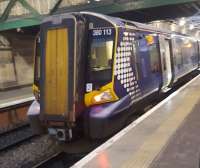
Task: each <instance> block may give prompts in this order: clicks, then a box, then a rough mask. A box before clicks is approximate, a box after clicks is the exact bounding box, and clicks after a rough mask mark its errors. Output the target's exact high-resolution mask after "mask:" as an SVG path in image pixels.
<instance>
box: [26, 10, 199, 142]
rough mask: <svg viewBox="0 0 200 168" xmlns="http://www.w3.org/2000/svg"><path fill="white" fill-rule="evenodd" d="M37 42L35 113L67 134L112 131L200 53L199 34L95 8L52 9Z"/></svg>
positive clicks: (55, 132) (94, 135)
mask: <svg viewBox="0 0 200 168" xmlns="http://www.w3.org/2000/svg"><path fill="white" fill-rule="evenodd" d="M38 43H39V45H40V51H38V50H36V51H37V52H36V54H35V55H36V56H35V82H34V85H33V90H34V94H35V97H36V99H37V100H36V101H35V102H34V103H33V104H32V105H31V107H30V109H29V112H28V115H29V118H30V121H31V123H32V125H34V124H35V125H37V126H39V125H40V126H41V127H43V128H45V129H46V130H48V133H49V134H50V135H52V136H55V137H56V138H57V139H58V140H60V141H65V140H68V141H70V140H73V139H75V138H76V137H77V134H80V133H81V134H82V135H84V136H85V137H88V138H90V139H101V138H105V137H109V136H111V135H112V134H114V133H115V132H117V131H118V130H119V129H121V128H122V127H123V126H124V124H125V121H126V120H127V118H128V117H129V116H130V115H131V114H132V112H133V111H134V110H126V109H128V108H129V107H132V109H134V107H136V106H137V105H138V104H142V103H143V101H144V99H149V98H150V97H152V95H155V94H158V93H162V92H167V91H168V90H169V89H170V88H172V87H173V85H174V84H175V83H177V82H178V81H180V79H181V78H182V77H183V76H185V75H186V74H189V73H190V72H192V71H194V70H195V69H197V68H198V66H199V60H200V59H199V46H200V43H199V42H198V40H196V39H195V38H193V37H189V36H186V35H182V34H178V33H174V32H173V33H172V32H170V31H164V30H159V29H156V28H153V27H151V26H148V25H145V24H140V23H137V22H133V21H128V20H124V19H120V18H115V17H110V16H105V15H102V14H97V13H91V12H79V13H67V14H62V15H55V16H50V17H47V18H46V19H45V20H44V21H43V23H42V24H41V27H40V35H39V38H38ZM36 48H37V47H36ZM39 53H40V54H39ZM33 116H34V117H33ZM36 118H37V119H36ZM36 121H37V122H36ZM36 123H37V124H36Z"/></svg>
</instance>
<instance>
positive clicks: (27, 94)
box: [0, 86, 34, 109]
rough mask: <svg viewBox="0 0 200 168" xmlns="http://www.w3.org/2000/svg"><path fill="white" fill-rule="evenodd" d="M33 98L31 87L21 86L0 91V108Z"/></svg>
mask: <svg viewBox="0 0 200 168" xmlns="http://www.w3.org/2000/svg"><path fill="white" fill-rule="evenodd" d="M32 100H34V96H33V93H32V88H31V87H30V86H29V87H23V88H18V89H13V90H7V91H0V109H2V108H7V107H9V106H14V105H17V104H21V103H26V102H28V101H32Z"/></svg>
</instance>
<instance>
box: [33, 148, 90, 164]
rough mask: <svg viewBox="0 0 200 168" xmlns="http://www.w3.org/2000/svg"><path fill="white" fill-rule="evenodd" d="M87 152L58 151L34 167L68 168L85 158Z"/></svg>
mask: <svg viewBox="0 0 200 168" xmlns="http://www.w3.org/2000/svg"><path fill="white" fill-rule="evenodd" d="M85 155H86V154H68V153H64V152H59V153H56V154H54V155H52V156H50V157H49V158H47V159H46V160H44V161H42V162H40V163H39V164H37V165H35V166H33V167H32V168H67V167H70V166H72V165H73V164H74V163H75V162H77V161H78V160H80V159H81V158H83V157H84V156H85Z"/></svg>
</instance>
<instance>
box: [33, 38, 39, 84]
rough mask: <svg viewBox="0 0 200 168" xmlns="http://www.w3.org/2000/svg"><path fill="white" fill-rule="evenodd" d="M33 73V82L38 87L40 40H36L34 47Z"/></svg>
mask: <svg viewBox="0 0 200 168" xmlns="http://www.w3.org/2000/svg"><path fill="white" fill-rule="evenodd" d="M34 69H35V72H34V78H35V79H34V82H35V84H36V85H39V79H40V38H39V37H38V38H37V39H36V45H35V68H34Z"/></svg>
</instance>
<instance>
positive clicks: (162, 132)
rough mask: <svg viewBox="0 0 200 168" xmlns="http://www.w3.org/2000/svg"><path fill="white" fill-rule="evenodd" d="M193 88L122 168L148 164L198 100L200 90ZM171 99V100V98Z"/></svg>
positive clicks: (145, 166)
mask: <svg viewBox="0 0 200 168" xmlns="http://www.w3.org/2000/svg"><path fill="white" fill-rule="evenodd" d="M193 89H194V90H193ZM193 89H190V91H191V90H192V91H193V92H192V95H191V92H190V93H188V94H186V95H185V96H184V97H182V99H184V101H183V102H184V104H182V105H181V106H179V107H177V108H176V111H174V113H172V115H170V116H169V118H168V119H167V120H166V121H165V122H164V123H162V124H161V126H160V127H158V129H157V130H156V131H155V132H154V133H153V134H152V135H151V136H150V137H149V138H147V139H146V140H145V142H144V144H143V145H142V146H141V147H140V148H139V150H138V151H137V152H136V153H135V154H134V155H133V156H130V157H129V158H128V160H127V161H126V162H125V164H124V165H123V166H122V167H123V168H147V167H149V166H150V164H151V163H152V161H153V159H154V158H155V157H156V156H157V155H158V154H159V153H160V152H161V150H162V149H163V148H164V147H165V145H166V144H167V142H168V141H169V139H170V137H171V136H172V135H173V133H175V131H176V130H177V129H178V128H179V126H180V125H181V124H182V123H183V122H184V120H185V119H186V117H187V116H188V115H189V114H190V113H191V112H192V111H193V110H192V109H193V108H194V107H195V105H196V104H197V103H199V102H200V100H199V99H200V98H199V93H200V90H196V89H197V88H195V87H194V88H193ZM171 101H173V99H172V100H171ZM169 103H170V102H169ZM171 103H173V102H171Z"/></svg>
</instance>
